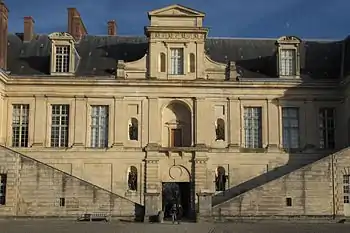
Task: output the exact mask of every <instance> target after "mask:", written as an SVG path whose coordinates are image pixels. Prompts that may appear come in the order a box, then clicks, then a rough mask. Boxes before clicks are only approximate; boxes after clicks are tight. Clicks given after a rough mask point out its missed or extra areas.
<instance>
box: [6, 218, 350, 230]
mask: <svg viewBox="0 0 350 233" xmlns="http://www.w3.org/2000/svg"><path fill="white" fill-rule="evenodd" d="M68 232H69V233H119V232H120V233H138V232H140V233H143V232H152V233H163V232H166V233H172V232H181V233H185V232H189V233H197V232H198V233H205V232H209V233H230V232H232V233H255V232H256V233H270V232H271V233H279V232H283V233H343V232H344V233H345V232H346V233H348V232H350V224H337V223H329V224H323V223H317V224H316V223H313V224H311V223H310V224H306V223H216V224H210V223H201V224H198V223H197V224H195V223H181V224H180V225H172V224H171V223H164V224H143V223H122V222H117V221H115V222H110V223H105V222H74V221H68V220H0V233H68Z"/></svg>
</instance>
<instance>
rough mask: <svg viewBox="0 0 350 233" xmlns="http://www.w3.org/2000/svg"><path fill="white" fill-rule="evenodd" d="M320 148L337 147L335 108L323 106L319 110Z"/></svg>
mask: <svg viewBox="0 0 350 233" xmlns="http://www.w3.org/2000/svg"><path fill="white" fill-rule="evenodd" d="M319 131H320V148H329V149H332V148H334V147H335V109H334V108H321V109H320V110H319Z"/></svg>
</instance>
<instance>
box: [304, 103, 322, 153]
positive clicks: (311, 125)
mask: <svg viewBox="0 0 350 233" xmlns="http://www.w3.org/2000/svg"><path fill="white" fill-rule="evenodd" d="M303 108H304V111H303V112H304V113H305V125H306V127H305V138H306V143H305V146H307V147H309V148H310V147H311V148H314V147H316V148H317V147H319V135H318V127H317V122H318V113H317V107H316V103H315V102H314V101H313V100H306V101H305V103H304V106H303Z"/></svg>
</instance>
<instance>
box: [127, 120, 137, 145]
mask: <svg viewBox="0 0 350 233" xmlns="http://www.w3.org/2000/svg"><path fill="white" fill-rule="evenodd" d="M138 136H139V135H138V122H137V119H135V118H132V119H131V121H130V123H129V139H130V140H134V141H137V140H138Z"/></svg>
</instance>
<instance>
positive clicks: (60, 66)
mask: <svg viewBox="0 0 350 233" xmlns="http://www.w3.org/2000/svg"><path fill="white" fill-rule="evenodd" d="M69 57H70V46H69V45H56V72H58V73H68V72H69V62H70V59H69Z"/></svg>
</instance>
